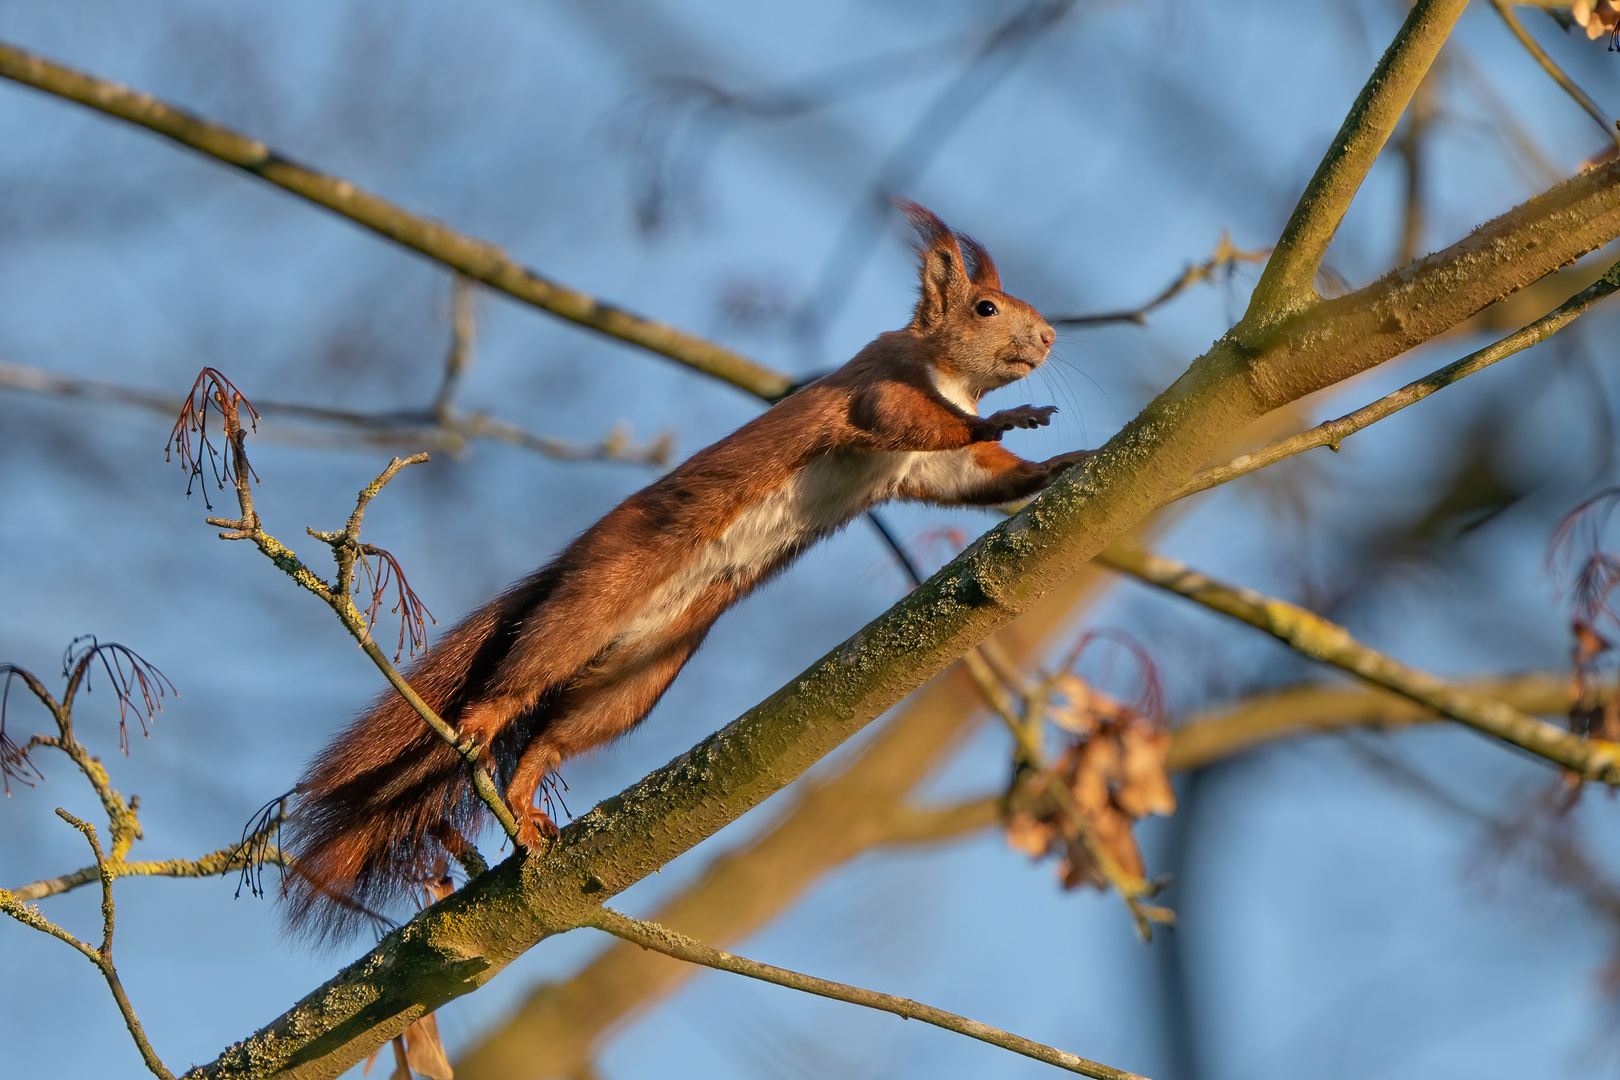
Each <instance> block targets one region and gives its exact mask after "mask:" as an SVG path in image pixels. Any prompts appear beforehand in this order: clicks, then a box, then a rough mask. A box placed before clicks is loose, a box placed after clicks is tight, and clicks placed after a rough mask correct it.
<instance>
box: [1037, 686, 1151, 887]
mask: <svg viewBox="0 0 1620 1080" xmlns="http://www.w3.org/2000/svg"><path fill="white" fill-rule="evenodd" d="M1049 686H1050V691H1051V692H1050V694H1049V696H1048V699H1047V706H1046V719H1047V720H1048V721H1049V722H1050V723H1052V724H1053V725H1055V726H1056V727H1057V728H1058V729H1060V730H1061V731H1063V732H1064V733H1065V736H1066V738H1067V742H1068V745H1067V746H1066V747H1065V748H1064V749H1063V752H1062V754H1061V756H1060V757H1059V758H1058V760H1057V762H1056V763H1055V765H1054V767H1053V769H1052V773H1053V775H1054V776H1056V777H1057V778H1058V779H1059V780H1061V781H1062V783H1063V784H1064V785H1065V786H1067V787H1068V789H1069V791H1070V793H1071V794H1072V795H1073V796H1074V801H1075V803H1076V805H1077V806H1078V807H1079V809H1080V811H1081V812H1082V813H1083V814H1084V815H1085V817H1086V819H1087V821H1088V823H1089V825H1090V829H1091V833H1092V838H1093V842H1094V843H1095V844H1096V845H1097V846H1098V847H1100V848H1101V849H1102V850H1103V851H1104V852H1106V853H1107V854H1108V855H1110V856H1111V857H1112V858H1113V859H1114V861H1115V862H1116V863H1118V864H1119V867H1120V869H1122V870H1124V871H1125V872H1126V873H1128V874H1130V875H1132V876H1133V877H1137V878H1140V877H1143V876H1144V866H1143V862H1142V852H1141V849H1140V848H1138V847H1137V844H1136V837H1135V835H1134V834H1133V832H1132V831H1131V827H1132V826H1133V825H1134V824H1135V823H1136V821H1137V820H1139V819H1141V818H1144V817H1146V816H1148V815H1149V814H1159V815H1162V816H1168V815H1170V814H1172V813H1174V812H1175V809H1176V796H1175V792H1174V791H1173V790H1172V789H1171V787H1170V777H1169V776H1168V774H1167V773H1166V772H1165V767H1164V761H1165V753H1166V751H1167V750H1168V749H1169V746H1170V732H1169V730H1168V729H1167V728H1166V726H1165V724H1164V722H1163V720H1162V718H1161V716H1160V715H1157V714H1156V710H1155V712H1153V713H1150V712H1148V711H1144V710H1141V709H1140V708H1133V707H1132V706H1130V705H1126V704H1124V703H1123V702H1120V701H1118V700H1116V699H1115V698H1112V697H1110V696H1108V695H1107V694H1104V693H1102V692H1101V691H1099V690H1097V689H1096V688H1095V687H1093V686H1092V685H1091V684H1090V683H1089V682H1087V681H1086V680H1085V679H1083V678H1081V677H1080V676H1078V675H1074V674H1070V673H1064V674H1062V675H1059V676H1057V677H1056V678H1054V679H1053V680H1052V681H1051V683H1050V684H1049ZM1044 789H1045V779H1044V778H1043V777H1039V776H1036V777H1032V778H1031V779H1030V780H1029V781H1028V782H1027V783H1025V784H1023V785H1022V787H1021V790H1020V791H1019V792H1017V793H1016V797H1015V804H1016V807H1017V808H1016V809H1015V810H1014V811H1013V813H1011V814H1010V815H1009V816H1008V819H1007V842H1008V843H1009V844H1010V845H1011V846H1012V847H1013V848H1015V849H1017V850H1019V851H1023V852H1026V853H1028V854H1029V855H1030V856H1031V857H1032V858H1036V859H1039V858H1043V857H1044V856H1046V855H1047V854H1057V855H1060V856H1061V857H1062V859H1063V861H1062V863H1061V864H1060V866H1059V876H1060V877H1061V878H1062V881H1063V885H1064V887H1065V888H1070V889H1072V888H1076V887H1077V886H1080V885H1093V886H1095V887H1097V888H1099V889H1101V888H1106V887H1107V884H1108V880H1107V877H1106V875H1104V874H1103V872H1102V871H1101V869H1100V868H1099V867H1098V866H1097V865H1096V863H1095V862H1094V861H1093V859H1092V858H1091V856H1090V855H1089V853H1088V852H1087V851H1086V848H1085V845H1084V843H1082V842H1081V841H1080V840H1079V839H1078V838H1075V837H1070V836H1067V835H1065V830H1064V829H1063V827H1062V826H1063V822H1062V817H1061V814H1060V813H1059V811H1058V809H1057V807H1056V806H1054V805H1053V803H1052V800H1051V799H1050V798H1043V795H1044V794H1045V792H1044Z"/></svg>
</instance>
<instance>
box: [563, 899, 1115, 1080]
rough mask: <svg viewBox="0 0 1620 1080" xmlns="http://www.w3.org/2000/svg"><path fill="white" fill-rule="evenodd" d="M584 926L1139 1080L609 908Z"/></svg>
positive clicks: (1083, 1068)
mask: <svg viewBox="0 0 1620 1080" xmlns="http://www.w3.org/2000/svg"><path fill="white" fill-rule="evenodd" d="M590 925H592V926H594V927H596V928H597V929H598V930H603V931H606V932H607V933H609V934H612V935H613V936H615V937H620V938H623V939H624V940H626V941H631V942H634V943H635V944H637V945H640V946H641V947H642V948H644V949H652V950H654V951H655V952H661V953H663V954H664V955H665V956H673V957H675V958H676V959H677V960H685V961H687V962H688V963H693V964H702V965H703V966H704V967H711V968H715V969H717V970H720V971H730V972H733V973H734V974H737V975H746V976H748V977H749V978H751V979H759V980H761V981H762V982H768V983H775V984H776V985H777V986H786V987H789V988H790V989H793V990H802V991H804V992H805V993H807V994H815V995H817V996H819V997H826V998H832V999H833V1000H834V1001H847V1002H849V1003H850V1004H852V1005H864V1006H865V1007H866V1008H869V1009H878V1010H880V1011H882V1012H888V1013H893V1014H894V1015H896V1016H898V1017H901V1018H903V1019H906V1020H921V1021H922V1022H923V1023H925V1024H933V1025H934V1026H935V1027H941V1028H944V1029H945V1030H946V1031H954V1032H956V1033H957V1034H958V1035H966V1036H968V1037H969V1038H970V1039H978V1040H979V1041H980V1042H987V1043H989V1044H990V1045H991V1046H999V1047H1001V1048H1002V1049H1003V1050H1011V1051H1012V1052H1013V1053H1015V1054H1022V1055H1024V1056H1025V1057H1030V1058H1034V1059H1035V1060H1036V1061H1043V1062H1045V1063H1046V1064H1048V1065H1056V1066H1057V1067H1058V1068H1060V1069H1067V1070H1068V1071H1069V1072H1073V1073H1079V1074H1080V1075H1081V1076H1092V1077H1096V1078H1098V1080H1142V1078H1141V1077H1139V1076H1137V1074H1135V1073H1130V1072H1126V1071H1125V1070H1123V1069H1115V1068H1111V1067H1109V1066H1107V1065H1103V1064H1100V1063H1099V1062H1095V1061H1088V1060H1087V1059H1085V1058H1083V1057H1078V1056H1076V1055H1074V1054H1070V1053H1067V1052H1065V1051H1063V1050H1057V1049H1054V1048H1053V1047H1050V1046H1046V1045H1045V1044H1043V1043H1038V1042H1035V1041H1034V1040H1032V1039H1026V1038H1023V1037H1022V1036H1019V1035H1014V1034H1012V1033H1011V1032H1007V1031H1002V1030H1001V1029H1000V1028H993V1027H991V1026H990V1025H989V1024H981V1023H979V1022H978V1021H977V1020H969V1019H967V1018H966V1017H964V1016H958V1015H956V1014H955V1013H949V1012H946V1011H945V1010H944V1009H936V1008H934V1007H933V1006H932V1005H924V1004H922V1003H921V1002H917V1001H912V1000H911V999H910V998H901V997H895V996H893V995H892V994H880V993H878V992H877V991H875V990H863V989H862V988H860V987H858V986H849V985H847V984H845V983H835V982H829V981H828V980H826V979H818V978H816V977H815V976H813V975H804V974H802V973H800V972H797V971H789V970H787V969H786V968H779V967H773V966H772V965H770V964H762V963H760V962H759V961H757V960H749V959H747V958H745V957H741V956H734V955H732V954H731V953H728V952H721V951H720V950H719V949H715V948H710V947H709V946H707V945H705V944H703V943H702V942H700V941H695V940H693V939H692V938H689V937H687V936H686V935H685V934H681V933H677V932H676V931H674V930H670V929H667V928H666V927H662V926H659V925H658V924H657V923H648V922H642V921H641V920H640V919H632V918H630V917H629V916H628V915H623V914H620V913H619V912H617V911H614V910H613V909H612V908H606V907H604V908H602V909H600V912H599V913H598V914H597V915H596V916H595V918H593V919H592V921H591V923H590Z"/></svg>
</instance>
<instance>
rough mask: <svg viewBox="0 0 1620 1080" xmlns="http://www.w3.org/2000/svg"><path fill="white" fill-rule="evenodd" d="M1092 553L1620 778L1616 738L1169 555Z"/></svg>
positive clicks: (1562, 760)
mask: <svg viewBox="0 0 1620 1080" xmlns="http://www.w3.org/2000/svg"><path fill="white" fill-rule="evenodd" d="M1097 561H1098V562H1099V563H1101V564H1102V565H1104V566H1107V567H1110V568H1111V569H1115V570H1119V571H1121V572H1123V573H1127V574H1130V575H1131V576H1133V577H1136V578H1139V579H1140V580H1142V581H1145V582H1147V583H1148V584H1150V585H1156V586H1158V587H1159V588H1161V589H1165V590H1166V591H1168V592H1173V593H1175V594H1176V595H1177V596H1183V597H1186V598H1187V599H1189V600H1192V601H1194V602H1195V603H1198V604H1202V605H1203V606H1204V607H1207V608H1210V609H1211V610H1213V611H1218V612H1220V613H1221V614H1223V615H1229V616H1231V617H1232V618H1234V619H1237V620H1238V621H1240V622H1245V623H1248V624H1249V625H1250V626H1253V627H1255V628H1256V629H1259V630H1263V631H1265V632H1266V633H1268V634H1270V635H1271V636H1273V637H1275V638H1276V639H1277V640H1279V641H1281V642H1282V643H1283V644H1285V645H1287V646H1288V647H1289V648H1291V649H1293V650H1294V651H1296V652H1298V653H1300V654H1302V655H1304V656H1308V657H1310V658H1311V659H1312V660H1317V661H1320V662H1321V663H1324V664H1331V665H1333V666H1334V667H1336V668H1339V669H1340V670H1341V671H1345V672H1348V673H1349V674H1351V675H1354V676H1356V677H1357V678H1359V679H1362V680H1364V681H1366V682H1369V683H1371V684H1372V685H1374V686H1379V687H1383V688H1384V689H1385V690H1390V691H1393V692H1394V693H1397V694H1400V695H1401V696H1402V697H1406V698H1410V699H1411V700H1412V701H1415V702H1418V703H1419V704H1421V705H1424V706H1426V707H1428V708H1430V709H1433V710H1434V711H1435V712H1437V713H1439V714H1440V715H1441V716H1445V717H1448V718H1450V719H1452V720H1455V721H1457V722H1458V723H1461V724H1465V725H1467V726H1468V727H1471V728H1473V729H1474V730H1476V731H1480V732H1483V733H1485V734H1486V735H1491V736H1494V737H1496V738H1498V739H1501V740H1502V741H1503V742H1506V743H1511V744H1512V745H1514V746H1517V747H1519V748H1520V749H1522V750H1527V751H1529V752H1530V753H1532V754H1534V755H1536V756H1537V757H1541V758H1545V759H1546V760H1548V761H1551V762H1554V763H1555V764H1558V765H1561V766H1563V767H1564V768H1566V769H1569V770H1570V771H1572V772H1574V773H1576V774H1577V775H1579V776H1580V777H1582V778H1584V779H1587V780H1600V781H1602V782H1603V783H1605V784H1609V785H1611V786H1620V744H1615V743H1607V742H1603V741H1602V740H1597V739H1582V738H1579V737H1577V736H1575V735H1573V734H1571V733H1570V732H1567V731H1562V730H1560V729H1558V728H1556V727H1554V726H1553V725H1552V724H1549V723H1547V722H1545V721H1543V720H1537V719H1536V718H1535V717H1533V716H1527V715H1525V714H1524V713H1522V712H1520V711H1519V710H1518V709H1515V708H1513V706H1511V705H1508V704H1507V703H1505V702H1502V701H1496V700H1493V699H1491V698H1488V697H1482V696H1480V695H1478V694H1473V693H1469V692H1468V691H1466V690H1463V689H1460V688H1459V687H1456V686H1453V685H1451V684H1450V683H1447V682H1445V681H1444V680H1441V679H1437V678H1435V677H1434V676H1433V675H1430V674H1428V673H1426V672H1422V671H1418V670H1416V669H1414V668H1410V667H1408V666H1406V665H1405V664H1402V663H1401V662H1400V661H1398V660H1395V659H1394V658H1392V657H1389V656H1386V655H1384V654H1383V653H1381V652H1378V651H1377V650H1376V649H1372V648H1369V647H1368V646H1366V645H1364V644H1362V643H1361V642H1359V641H1357V640H1356V639H1355V638H1353V637H1351V636H1350V633H1349V631H1347V630H1345V629H1344V627H1342V626H1339V625H1337V624H1336V623H1332V622H1329V621H1328V620H1327V619H1324V618H1322V617H1321V616H1320V615H1317V614H1315V613H1314V612H1311V611H1307V610H1306V609H1304V608H1302V607H1299V606H1297V605H1295V604H1290V603H1287V602H1286V601H1283V600H1276V599H1273V598H1271V597H1268V596H1262V595H1260V594H1259V593H1257V592H1254V591H1253V590H1251V589H1240V588H1234V587H1233V586H1230V585H1225V584H1223V583H1221V582H1219V581H1216V580H1215V579H1213V578H1210V577H1208V576H1206V575H1204V574H1200V573H1197V572H1196V571H1193V570H1191V569H1189V568H1187V567H1186V566H1184V565H1182V564H1181V563H1179V562H1176V561H1175V560H1173V559H1166V558H1164V557H1162V556H1159V555H1154V554H1152V553H1151V552H1148V551H1144V550H1142V549H1141V548H1137V547H1132V546H1130V545H1126V544H1115V545H1113V546H1111V547H1109V548H1108V549H1107V550H1105V551H1103V552H1101V553H1100V554H1099V555H1098V556H1097Z"/></svg>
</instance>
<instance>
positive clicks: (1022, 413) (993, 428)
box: [979, 405, 1057, 439]
mask: <svg viewBox="0 0 1620 1080" xmlns="http://www.w3.org/2000/svg"><path fill="white" fill-rule="evenodd" d="M1055 412H1057V406H1056V405H1020V406H1018V407H1017V408H1016V409H1002V410H1001V411H1000V412H996V413H991V414H990V415H989V416H987V417H985V418H984V419H983V420H981V421H980V422H979V423H980V426H981V428H982V430H983V431H984V432H985V433H986V434H988V435H989V436H990V438H992V439H1000V438H1001V436H1002V433H1003V432H1007V431H1011V430H1012V429H1013V428H1037V427H1045V426H1046V425H1047V424H1050V423H1051V422H1052V414H1053V413H1055Z"/></svg>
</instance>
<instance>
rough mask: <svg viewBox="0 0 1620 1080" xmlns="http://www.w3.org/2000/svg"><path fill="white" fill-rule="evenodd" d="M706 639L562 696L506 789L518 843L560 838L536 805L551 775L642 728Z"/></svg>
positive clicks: (585, 682)
mask: <svg viewBox="0 0 1620 1080" xmlns="http://www.w3.org/2000/svg"><path fill="white" fill-rule="evenodd" d="M707 629H708V627H707V626H704V627H703V628H702V630H704V631H706V630H707ZM702 640H703V633H702V631H699V632H697V633H694V634H688V635H687V636H686V637H684V638H681V639H678V640H676V641H675V642H672V643H671V644H670V645H668V646H667V647H666V648H664V649H663V650H662V651H660V652H657V653H655V654H653V655H652V656H650V657H647V658H646V659H645V660H643V661H642V662H641V663H639V664H637V665H636V666H633V667H630V668H628V669H624V668H617V667H615V669H614V670H612V672H611V674H610V673H608V672H606V671H598V672H595V673H592V674H589V675H586V676H585V677H584V678H583V679H582V680H581V681H580V682H578V683H576V684H575V685H573V686H571V687H569V688H568V689H567V690H566V691H564V692H563V694H562V695H561V697H559V698H558V699H557V701H556V703H555V704H554V705H552V706H551V710H550V713H551V715H550V718H549V719H548V720H547V722H546V724H545V726H543V727H542V728H541V729H540V730H539V731H538V732H536V734H535V737H534V738H533V740H531V741H530V743H529V745H528V746H527V747H526V748H525V749H524V751H523V755H522V756H521V757H520V758H519V759H518V764H517V768H516V769H515V770H513V773H512V780H511V782H510V783H508V784H507V785H506V805H507V806H508V807H510V808H511V810H512V816H513V817H515V818H516V819H517V822H518V842H519V843H521V844H522V845H523V846H524V847H527V848H529V849H531V850H534V849H537V848H539V847H540V846H541V841H542V836H556V835H557V832H558V830H557V826H556V823H555V822H553V821H552V820H551V818H550V817H549V816H548V815H547V814H546V813H545V811H543V810H541V809H540V808H539V807H537V806H535V804H534V800H535V795H536V794H537V793H538V792H539V790H540V785H541V783H542V782H543V781H544V780H545V778H546V774H548V773H551V772H555V771H556V769H557V766H558V765H560V764H562V762H563V761H565V760H567V759H568V758H571V757H577V756H578V755H580V754H583V753H585V752H586V751H587V750H593V749H595V748H596V747H598V746H601V745H602V744H603V743H607V742H611V741H612V740H613V739H616V738H618V737H619V736H620V735H623V734H624V733H625V732H627V731H629V730H630V729H631V728H633V727H635V726H636V725H637V724H638V723H640V722H641V719H642V717H644V716H646V715H647V713H648V712H650V711H651V710H652V707H653V706H654V705H656V704H658V699H659V698H660V697H662V696H663V694H664V691H665V690H666V689H668V688H669V684H670V683H671V682H673V681H674V680H675V676H676V675H677V674H679V673H680V670H681V668H682V667H683V666H684V665H685V664H686V661H687V660H688V659H690V658H691V656H692V653H693V652H695V651H696V650H697V647H698V644H699V643H700V642H701V641H702Z"/></svg>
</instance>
